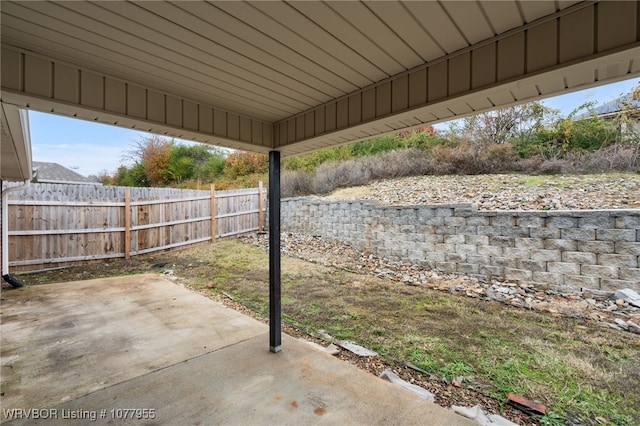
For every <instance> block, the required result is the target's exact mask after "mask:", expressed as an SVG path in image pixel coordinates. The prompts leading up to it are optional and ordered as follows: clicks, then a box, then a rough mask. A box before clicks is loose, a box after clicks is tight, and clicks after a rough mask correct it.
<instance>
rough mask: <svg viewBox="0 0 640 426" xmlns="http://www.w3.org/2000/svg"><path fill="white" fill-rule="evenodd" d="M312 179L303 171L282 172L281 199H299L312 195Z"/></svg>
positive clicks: (309, 174)
mask: <svg viewBox="0 0 640 426" xmlns="http://www.w3.org/2000/svg"><path fill="white" fill-rule="evenodd" d="M312 182H313V177H312V176H311V173H309V172H307V171H305V170H283V171H282V175H281V176H280V192H281V194H282V198H287V197H300V196H302V195H309V194H311V193H312Z"/></svg>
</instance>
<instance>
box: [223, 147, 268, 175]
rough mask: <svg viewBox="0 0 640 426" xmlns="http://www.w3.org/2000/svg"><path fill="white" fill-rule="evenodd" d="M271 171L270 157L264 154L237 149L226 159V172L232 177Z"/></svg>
mask: <svg viewBox="0 0 640 426" xmlns="http://www.w3.org/2000/svg"><path fill="white" fill-rule="evenodd" d="M268 171H269V158H268V157H267V156H266V155H264V154H258V153H254V152H245V151H237V152H234V153H233V154H229V156H227V158H226V159H225V165H224V173H225V175H226V176H227V177H229V178H230V179H235V178H238V177H240V176H247V175H250V174H253V173H266V172H268Z"/></svg>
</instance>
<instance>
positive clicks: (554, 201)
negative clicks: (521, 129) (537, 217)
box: [325, 173, 640, 210]
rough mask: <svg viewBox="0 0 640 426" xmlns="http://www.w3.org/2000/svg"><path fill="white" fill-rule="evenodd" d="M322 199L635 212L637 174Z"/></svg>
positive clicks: (367, 188) (440, 180) (463, 179)
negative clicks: (630, 210) (632, 210)
mask: <svg viewBox="0 0 640 426" xmlns="http://www.w3.org/2000/svg"><path fill="white" fill-rule="evenodd" d="M325 198H328V199H368V200H377V201H379V202H380V203H382V204H390V205H399V204H438V203H475V204H477V206H478V209H480V210H571V209H637V208H640V174H638V173H602V174H589V175H549V176H527V175H518V174H490V175H475V176H464V175H453V176H452V175H449V176H416V177H405V178H398V179H387V180H379V181H375V182H373V183H371V184H368V185H364V186H358V187H351V188H344V189H338V190H336V191H334V192H332V193H331V194H329V195H327V196H326V197H325Z"/></svg>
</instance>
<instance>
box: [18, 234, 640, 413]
mask: <svg viewBox="0 0 640 426" xmlns="http://www.w3.org/2000/svg"><path fill="white" fill-rule="evenodd" d="M148 272H157V273H164V274H165V275H167V276H168V277H170V278H171V279H173V280H174V281H175V282H176V283H178V284H182V285H185V286H187V287H189V288H191V289H193V290H194V291H197V292H200V293H201V294H203V295H206V296H207V297H211V298H214V299H216V300H220V301H222V302H223V303H225V304H227V305H229V306H231V307H233V308H235V309H238V310H240V311H242V312H244V313H246V314H248V315H251V316H254V317H256V318H258V319H260V320H262V321H266V318H267V317H268V282H269V281H268V256H267V253H266V251H264V250H262V249H260V248H257V247H254V246H252V245H251V244H250V242H248V241H244V242H243V241H242V240H236V239H229V240H221V241H219V242H217V243H216V244H202V245H198V246H195V247H191V248H188V249H184V250H180V251H173V252H163V253H159V254H155V255H147V256H139V257H136V258H134V259H132V260H130V261H124V260H114V261H109V262H95V263H92V264H87V265H83V266H78V267H71V268H66V269H60V270H53V271H48V272H42V273H37V274H23V275H19V277H20V278H21V279H22V280H23V281H24V282H25V283H26V284H27V285H39V284H47V283H53V282H64V281H73V280H82V279H91V278H97V277H105V276H115V275H126V274H135V273H148ZM282 277H283V278H282V279H283V282H282V286H283V289H282V306H283V322H284V323H285V327H284V328H285V332H287V333H289V334H291V335H294V336H298V337H303V338H306V339H309V340H314V341H316V342H318V343H321V344H323V345H325V346H326V345H327V344H329V343H330V342H334V341H335V342H337V341H341V340H351V341H355V342H357V343H358V344H361V345H363V346H366V347H368V348H370V349H373V350H375V351H376V352H378V354H379V356H377V357H358V356H355V355H353V354H352V353H350V352H348V351H346V350H341V351H340V353H339V354H338V356H339V357H340V358H341V359H344V360H345V361H347V362H350V363H353V364H355V365H357V366H358V367H360V368H363V369H365V370H367V371H369V372H371V373H372V374H376V375H379V374H380V373H381V372H382V371H383V370H384V369H387V368H391V369H393V370H394V371H395V372H396V373H397V374H398V375H399V376H400V377H402V378H403V379H405V380H407V381H409V382H411V383H414V384H417V385H420V386H422V387H424V388H426V389H428V390H429V391H431V392H432V393H434V394H435V397H436V401H437V402H438V403H439V404H441V405H443V406H446V407H449V406H451V405H462V406H473V405H476V404H480V405H482V407H483V408H484V409H485V410H487V411H489V412H492V413H496V414H500V415H502V416H504V417H506V418H508V419H510V420H511V421H513V422H516V423H518V424H521V425H530V424H531V425H533V424H573V425H579V424H587V425H589V424H594V425H595V424H604V423H608V424H622V425H624V424H640V416H639V414H638V413H640V336H638V335H635V334H631V333H628V332H627V333H625V332H621V331H618V330H613V329H606V328H602V327H599V326H597V325H596V324H595V323H594V322H593V321H589V319H587V318H570V317H562V316H560V317H559V316H556V315H552V314H550V313H541V312H532V311H529V310H526V309H522V308H517V307H513V306H506V305H504V304H501V303H498V302H490V301H485V300H479V299H473V298H469V297H465V296H462V295H457V294H451V293H449V292H443V291H437V290H434V289H430V288H428V287H426V286H421V285H409V284H406V283H403V282H401V281H397V280H393V279H384V278H379V277H376V276H372V275H369V274H366V273H354V272H349V271H345V270H344V269H339V268H335V267H327V266H323V265H319V264H316V263H311V262H308V261H305V260H303V259H296V258H292V257H288V256H284V257H283V275H282ZM509 392H514V393H517V394H519V395H522V396H524V397H526V398H529V399H531V400H537V401H539V402H542V403H543V404H545V405H546V406H547V407H548V412H547V415H545V416H540V415H533V416H532V415H530V414H529V413H526V412H523V411H520V410H518V409H516V408H514V407H512V406H511V405H509V404H507V398H506V396H507V394H508V393H509Z"/></svg>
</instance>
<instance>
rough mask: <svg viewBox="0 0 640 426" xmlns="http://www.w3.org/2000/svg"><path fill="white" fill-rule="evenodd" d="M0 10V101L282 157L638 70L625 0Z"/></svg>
mask: <svg viewBox="0 0 640 426" xmlns="http://www.w3.org/2000/svg"><path fill="white" fill-rule="evenodd" d="M1 9H2V10H1V13H2V29H1V39H2V104H3V105H11V106H15V107H18V108H25V109H33V110H38V111H43V112H51V113H55V114H62V115H67V116H72V117H77V118H82V119H86V120H92V121H96V122H101V123H107V124H112V125H117V126H123V127H127V128H133V129H139V130H142V131H145V132H152V133H158V134H164V135H168V136H173V137H178V138H182V139H191V140H195V141H200V142H205V143H209V144H215V145H221V146H228V147H231V148H238V149H245V150H252V151H258V152H265V153H266V152H269V151H271V150H277V151H279V152H280V153H281V154H282V155H284V156H288V155H295V154H300V153H304V152H309V151H312V150H317V149H321V148H325V147H330V146H334V145H337V144H342V143H346V142H350V141H356V140H361V139H367V138H370V137H375V136H378V135H383V134H386V133H390V132H395V131H398V130H400V129H405V128H409V127H414V126H419V125H424V124H433V123H437V122H440V121H444V120H448V119H451V118H455V117H460V116H464V115H468V114H472V113H476V112H481V111H486V110H489V109H493V108H496V107H501V106H507V105H511V104H514V103H519V102H525V101H531V100H534V99H539V98H542V97H547V96H551V95H557V94H561V93H564V92H567V91H572V90H577V89H582V88H586V87H589V86H592V85H597V84H603V83H609V82H613V81H617V80H621V79H625V78H630V77H633V76H637V75H640V60H639V58H640V45H639V41H640V26H639V25H638V23H639V21H640V18H639V16H640V8H639V7H638V2H635V1H602V2H598V1H595V2H592V1H484V0H479V1H406V2H398V1H393V2H392V1H384V2H362V1H346V2H345V1H326V2H321V1H293V2H281V1H270V2H261V1H248V2H244V1H237V2H230V1H214V2H200V1H197V2H196V1H194V2H165V1H151V2H150V1H139V2H132V1H118V2H111V1H95V2H93V1H91V2H90V1H73V2H68V1H31V2H23V1H9V0H3V1H2V7H1ZM8 108H10V107H8ZM12 127H13V126H12V125H11V122H10V121H5V120H4V119H3V132H2V147H3V158H2V175H3V178H4V179H10V178H12V177H13V178H19V177H24V173H25V172H24V170H22V169H21V168H12V167H11V165H12V164H16V163H17V162H16V160H17V159H18V158H20V157H21V152H22V153H23V152H24V150H13V151H9V150H8V149H5V148H6V147H5V145H8V144H9V143H11V142H9V140H10V139H14V142H13V144H14V145H16V142H15V138H16V136H18V137H19V134H18V133H17V132H14V131H13V130H12ZM7 129H8V130H7ZM17 140H19V139H17ZM7 153H8V154H7ZM20 164H23V163H20Z"/></svg>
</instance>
